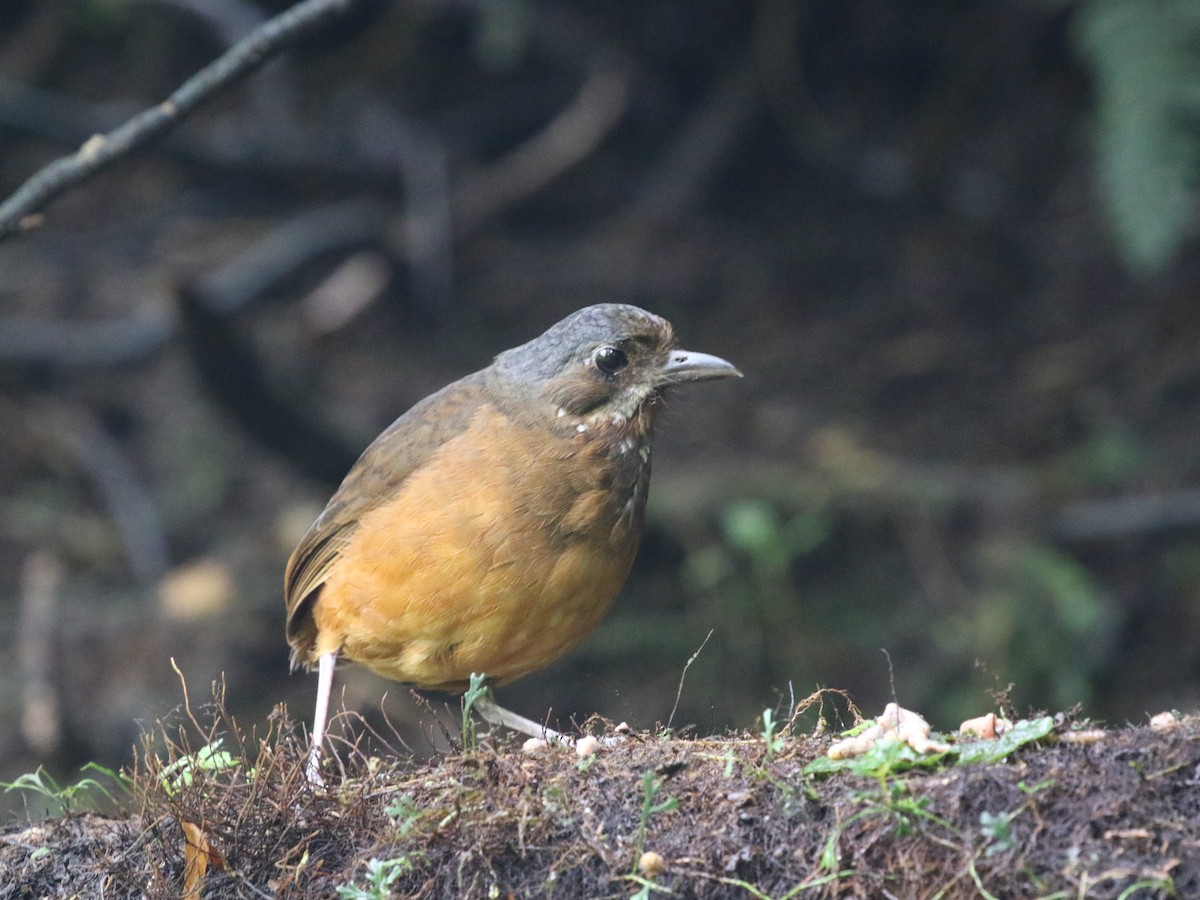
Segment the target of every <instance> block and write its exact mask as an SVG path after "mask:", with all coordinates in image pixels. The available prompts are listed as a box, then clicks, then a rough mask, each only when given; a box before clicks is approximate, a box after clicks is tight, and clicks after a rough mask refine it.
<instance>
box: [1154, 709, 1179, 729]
mask: <svg viewBox="0 0 1200 900" xmlns="http://www.w3.org/2000/svg"><path fill="white" fill-rule="evenodd" d="M1182 727H1183V721H1182V720H1181V719H1180V718H1179V716H1177V715H1176V714H1175V713H1173V712H1170V711H1167V712H1160V713H1158V715H1154V716H1151V717H1150V728H1151V729H1152V730H1153V731H1157V732H1159V733H1160V734H1165V733H1166V732H1168V731H1177V730H1179V729H1180V728H1182Z"/></svg>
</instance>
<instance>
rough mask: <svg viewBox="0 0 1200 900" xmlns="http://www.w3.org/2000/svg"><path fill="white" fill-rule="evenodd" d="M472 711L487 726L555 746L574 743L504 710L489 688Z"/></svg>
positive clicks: (559, 733) (561, 735)
mask: <svg viewBox="0 0 1200 900" xmlns="http://www.w3.org/2000/svg"><path fill="white" fill-rule="evenodd" d="M474 709H475V711H476V712H478V713H479V716H480V718H482V719H483V721H485V722H487V723H488V724H489V725H496V726H499V727H501V728H508V729H510V730H511V731H517V732H520V733H521V734H527V735H529V736H530V737H534V738H541V739H542V740H544V741H551V742H553V743H556V744H566V745H567V746H572V745H574V743H575V739H574V738H572V737H570V736H569V735H565V734H563V733H562V732H561V731H555V730H554V729H553V728H547V727H546V726H545V725H539V724H538V723H537V722H535V721H533V719H527V718H525V717H524V716H522V715H518V714H517V713H515V712H513V711H512V710H511V709H505V708H504V707H503V706H501V705H500V704H498V703H497V702H496V701H495V699H493V697H492V689H491V688H488V689H487V690H486V692H484V694H483V695H482V696H480V697H479V698H478V699H476V700H475V705H474Z"/></svg>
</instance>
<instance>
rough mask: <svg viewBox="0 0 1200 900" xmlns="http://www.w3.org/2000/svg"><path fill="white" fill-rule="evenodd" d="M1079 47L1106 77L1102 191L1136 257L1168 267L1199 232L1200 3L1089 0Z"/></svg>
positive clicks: (1100, 93)
mask: <svg viewBox="0 0 1200 900" xmlns="http://www.w3.org/2000/svg"><path fill="white" fill-rule="evenodd" d="M1076 26H1077V30H1076V32H1075V38H1076V40H1075V44H1076V50H1077V52H1078V53H1079V55H1080V56H1081V57H1082V58H1083V60H1084V61H1085V62H1086V63H1087V65H1088V67H1089V68H1090V69H1091V71H1092V74H1093V76H1094V77H1095V83H1096V96H1097V101H1098V108H1097V135H1096V149H1097V155H1098V164H1099V176H1100V184H1101V188H1102V190H1103V191H1104V196H1105V200H1106V201H1107V204H1108V208H1109V211H1110V215H1111V216H1112V219H1113V224H1114V226H1115V229H1116V234H1117V239H1118V244H1119V248H1120V250H1121V252H1122V254H1123V256H1124V257H1125V259H1126V262H1127V263H1128V264H1129V265H1131V266H1132V267H1133V268H1135V269H1137V270H1140V271H1154V270H1157V269H1161V268H1162V267H1163V266H1165V265H1166V264H1167V263H1168V262H1169V261H1170V259H1171V257H1172V255H1173V254H1174V253H1175V251H1176V250H1177V249H1178V247H1179V245H1180V243H1181V242H1182V241H1183V240H1184V239H1185V238H1186V237H1187V236H1188V234H1189V232H1192V231H1193V230H1194V224H1195V216H1194V211H1193V209H1192V204H1191V201H1190V198H1189V190H1190V189H1191V188H1192V187H1193V186H1194V185H1195V182H1196V171H1197V162H1198V160H1200V135H1197V132H1196V129H1195V123H1196V118H1197V115H1198V114H1200V55H1198V54H1197V53H1196V46H1197V44H1198V43H1200V3H1196V2H1195V0H1089V2H1086V3H1084V4H1082V6H1081V8H1080V10H1079V14H1078V17H1077V20H1076Z"/></svg>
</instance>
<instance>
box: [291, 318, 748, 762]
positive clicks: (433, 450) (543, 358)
mask: <svg viewBox="0 0 1200 900" xmlns="http://www.w3.org/2000/svg"><path fill="white" fill-rule="evenodd" d="M741 374H742V373H741V372H740V371H738V369H737V368H736V367H735V366H734V365H733V364H732V363H730V362H728V361H726V360H724V359H722V358H720V357H717V356H712V355H710V354H707V353H698V352H694V351H688V350H682V349H679V347H678V344H677V341H676V338H675V332H674V329H673V328H672V326H671V324H670V323H669V322H668V321H667V320H666V319H663V318H661V317H659V316H657V315H655V314H653V313H650V312H647V311H646V310H643V309H640V308H638V307H636V306H631V305H628V304H619V303H602V304H597V305H593V306H587V307H584V308H583V309H580V310H577V311H576V312H574V313H572V314H570V315H568V316H567V317H566V318H564V319H562V320H561V321H559V322H557V323H556V324H554V325H552V326H551V327H550V328H549V329H547V330H546V331H545V332H544V333H543V334H541V335H539V336H538V337H535V338H534V339H533V340H531V341H529V342H528V343H525V344H522V345H520V346H518V347H514V348H513V349H511V350H506V351H504V352H502V353H500V354H499V355H498V356H496V357H495V358H494V360H493V361H492V363H491V364H490V365H488V366H487V367H486V368H484V369H481V370H480V371H478V372H475V373H473V374H471V375H467V376H465V377H464V378H461V379H459V380H458V381H455V382H453V383H451V384H449V385H447V386H446V387H444V388H442V389H441V390H439V391H437V392H435V393H433V394H431V395H430V396H428V397H426V398H425V399H424V400H421V401H420V402H418V403H417V404H415V405H414V406H413V407H411V408H410V409H409V410H408V411H407V412H405V413H404V414H403V415H401V416H400V417H399V418H398V419H397V420H396V421H395V422H393V423H392V424H391V425H390V426H389V427H388V428H387V429H386V430H384V431H383V432H382V433H381V434H380V435H379V436H378V437H377V438H376V439H375V440H374V441H373V442H372V443H371V444H370V445H369V446H368V447H367V448H366V450H364V451H363V453H362V455H361V456H360V457H359V459H358V461H357V462H356V463H355V464H354V466H353V467H352V468H351V469H350V471H349V472H348V474H347V475H346V477H345V479H344V480H343V481H342V483H341V486H340V487H339V488H338V489H337V491H336V492H335V493H334V494H333V496H332V498H331V499H330V500H329V503H328V505H327V506H326V507H325V509H324V511H323V512H322V513H321V514H320V515H319V516H318V517H317V519H316V520H315V521H314V522H313V524H312V525H311V527H310V528H309V529H308V531H307V533H306V534H305V535H304V537H303V538H302V539H301V540H300V543H299V544H298V545H297V547H296V549H295V550H294V551H293V553H292V555H291V557H290V558H289V560H288V563H287V568H286V571H285V574H284V597H285V603H286V609H287V623H286V636H287V640H288V643H289V644H290V646H291V668H292V670H293V671H295V670H296V669H298V668H304V669H307V670H311V669H312V668H314V667H315V668H316V669H317V672H318V680H317V699H316V708H315V712H314V717H313V727H312V732H311V734H310V740H311V745H310V750H309V756H308V764H307V768H306V772H307V775H308V778H309V780H310V781H312V782H314V783H322V782H321V776H320V756H321V745H322V742H323V740H324V738H325V730H326V718H327V715H328V708H329V697H330V692H331V689H332V683H333V672H334V666H335V663H336V662H337V660H338V659H339V658H342V659H348V660H350V661H353V662H356V663H359V664H361V665H364V666H366V667H367V668H368V669H371V670H372V671H374V672H375V673H377V674H379V675H381V676H383V677H385V678H389V679H392V680H395V681H399V682H403V683H406V684H409V685H412V686H413V687H416V688H420V689H429V690H445V691H451V692H458V691H463V690H466V689H467V687H468V685H470V684H471V679H472V676H473V675H478V676H482V677H483V678H484V679H486V685H487V686H488V688H490V687H492V686H497V685H503V684H505V683H507V682H510V681H513V680H514V679H517V678H520V677H521V676H523V675H527V674H529V673H530V672H533V671H535V670H537V669H540V668H542V667H544V666H546V665H548V664H549V663H551V662H553V661H554V660H556V659H557V658H559V657H560V656H562V655H563V654H564V653H566V652H567V651H568V650H569V649H570V648H572V647H573V646H575V645H576V644H577V643H578V642H579V641H580V640H582V639H583V638H584V637H585V636H586V635H587V634H588V633H590V632H591V631H592V630H593V629H594V628H595V627H596V626H597V625H598V624H599V623H600V621H601V620H602V619H603V617H604V615H605V614H606V612H607V611H608V609H609V607H610V606H611V604H612V602H613V600H614V599H615V598H616V596H617V594H618V593H619V592H620V590H621V588H622V587H623V585H624V583H625V580H626V577H627V576H628V574H629V570H630V567H631V566H632V564H633V560H634V556H635V554H636V552H637V547H638V543H639V541H640V539H641V532H642V526H643V521H644V518H645V509H646V499H647V492H648V488H649V482H650V463H651V445H652V439H653V434H654V426H655V422H656V420H657V419H658V417H659V414H660V412H661V411H662V409H663V399H664V397H665V396H666V394H667V393H668V392H669V391H670V390H671V389H672V388H674V387H675V386H677V385H680V384H685V383H689V382H695V381H707V380H710V379H719V378H727V377H741ZM485 700H486V702H484V703H480V704H478V705H477V706H476V709H477V710H478V711H479V712H480V714H481V715H482V716H483V717H484V718H485V719H487V720H489V721H491V722H493V723H495V724H502V725H505V726H507V727H510V728H515V729H517V730H520V731H526V732H528V733H530V734H537V733H539V732H540V733H541V734H543V735H544V734H546V733H547V731H548V729H544V728H541V726H538V725H536V723H533V722H531V721H530V720H528V719H525V718H523V717H521V716H518V715H516V714H515V713H511V712H510V711H508V710H506V709H504V708H503V707H500V706H498V705H496V704H494V702H492V701H491V697H490V693H488V694H487V695H486V696H485ZM531 729H532V730H531ZM551 733H553V732H551ZM553 734H556V733H553Z"/></svg>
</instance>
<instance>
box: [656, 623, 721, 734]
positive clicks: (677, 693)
mask: <svg viewBox="0 0 1200 900" xmlns="http://www.w3.org/2000/svg"><path fill="white" fill-rule="evenodd" d="M712 636H713V629H711V628H710V629H708V634H706V635H705V636H704V640H702V641H701V642H700V646H699V647H697V648H696V652H695V653H693V654H692V655H691V658H689V659H688V661H687V662H686V663H684V664H683V671H682V672H680V673H679V689H678V690H676V691H675V705H674V706H672V707H671V715H670V717H669V718H668V719H667V727H668V728H670V727H671V723H672V722H674V721H675V713H676V712H677V711H678V710H679V698H680V697H682V696H683V682H684V679H686V678H687V673H688V669H690V668H691V667H692V663H694V662H695V661H696V657H698V656H699V655H700V651H701V650H703V649H704V645H705V644H707V643H708V639H709V638H710V637H712Z"/></svg>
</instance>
